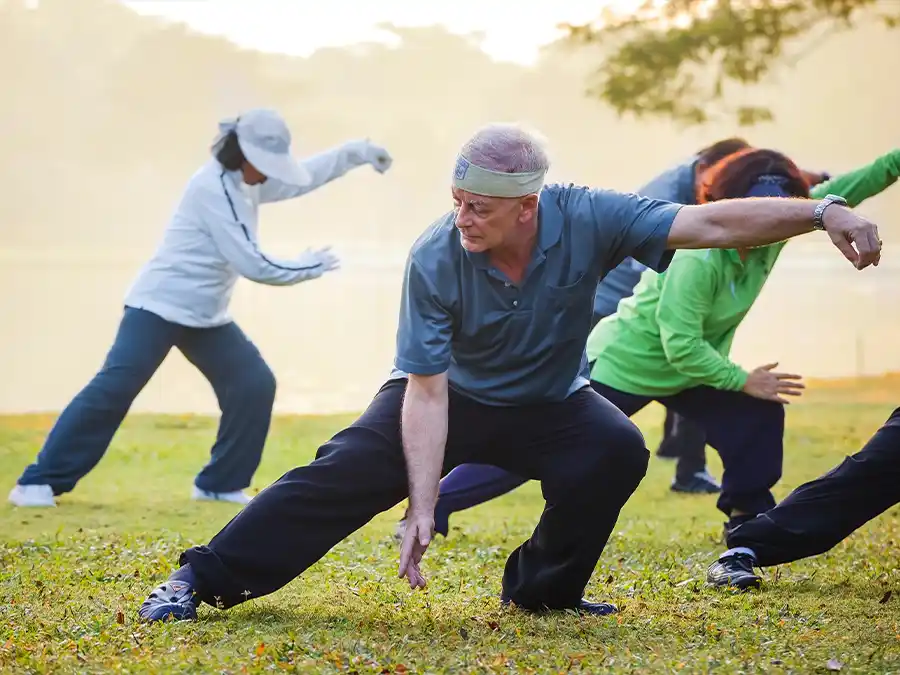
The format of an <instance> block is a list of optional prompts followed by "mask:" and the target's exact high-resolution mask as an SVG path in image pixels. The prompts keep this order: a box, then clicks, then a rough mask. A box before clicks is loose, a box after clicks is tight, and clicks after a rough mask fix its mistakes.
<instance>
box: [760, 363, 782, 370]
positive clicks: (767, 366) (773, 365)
mask: <svg viewBox="0 0 900 675" xmlns="http://www.w3.org/2000/svg"><path fill="white" fill-rule="evenodd" d="M777 365H778V361H776V362H775V363H767V364H766V365H764V366H760V367H759V368H757V370H772V368H774V367H775V366H777Z"/></svg>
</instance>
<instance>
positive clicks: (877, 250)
mask: <svg viewBox="0 0 900 675" xmlns="http://www.w3.org/2000/svg"><path fill="white" fill-rule="evenodd" d="M866 241H867V242H868V244H869V248H871V251H872V252H871V254H870V256H869V262H870V263H871V264H872V265H877V264H878V262H879V261H880V260H881V240H880V239H879V238H878V228H877V227H875V226H874V225H872V226H871V227H869V228H868V229H867V230H866Z"/></svg>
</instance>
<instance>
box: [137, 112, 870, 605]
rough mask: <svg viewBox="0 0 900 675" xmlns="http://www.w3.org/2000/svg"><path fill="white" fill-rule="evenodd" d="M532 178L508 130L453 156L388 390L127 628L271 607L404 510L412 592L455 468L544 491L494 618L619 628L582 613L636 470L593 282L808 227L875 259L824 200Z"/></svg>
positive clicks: (536, 169) (643, 463)
mask: <svg viewBox="0 0 900 675" xmlns="http://www.w3.org/2000/svg"><path fill="white" fill-rule="evenodd" d="M548 167H549V161H548V159H547V155H546V153H545V152H544V150H543V148H542V144H541V143H540V141H539V140H537V139H536V138H535V137H534V136H533V135H532V134H530V133H528V132H526V131H524V130H522V129H519V128H518V127H515V126H507V125H492V126H488V127H486V128H484V129H481V130H479V131H478V132H477V133H475V135H474V136H473V137H472V138H471V139H470V140H469V141H468V142H467V143H466V144H465V145H464V146H463V148H462V151H461V152H460V154H459V156H458V157H457V162H456V169H455V171H454V173H453V175H452V186H451V191H452V196H453V202H454V209H453V210H452V211H451V212H449V213H447V214H446V215H444V216H442V217H441V218H440V219H438V220H437V221H436V222H435V223H434V224H433V225H431V227H429V228H428V229H427V230H426V231H425V233H424V234H422V235H421V236H420V237H419V239H418V240H417V241H416V243H415V244H414V245H413V247H412V250H411V252H410V254H409V258H408V260H407V266H406V272H405V276H404V280H403V289H402V295H401V306H400V322H399V328H398V331H397V352H396V357H395V370H394V372H393V373H392V375H391V377H390V379H389V381H388V382H387V383H386V384H385V385H384V386H383V387H382V388H381V390H380V391H379V392H378V394H377V395H376V396H375V398H374V400H373V401H372V403H371V404H370V405H369V407H368V408H367V410H366V411H365V412H364V413H363V414H362V415H361V416H360V417H359V418H358V419H357V420H356V421H355V422H353V423H352V424H351V425H350V426H349V427H347V428H346V429H344V430H342V431H339V432H338V433H337V434H336V435H335V436H333V437H332V438H331V439H330V440H328V441H327V442H325V443H324V444H323V445H322V446H321V447H320V449H319V452H318V454H317V457H316V459H315V461H313V462H312V463H311V464H309V465H307V466H303V467H298V468H296V469H293V470H291V471H289V472H287V473H286V474H285V475H284V476H282V477H281V478H280V479H278V480H277V481H276V482H275V483H274V484H272V485H271V486H269V487H268V488H266V489H265V490H263V491H262V492H260V493H259V495H257V496H256V497H255V498H254V499H253V500H252V501H251V502H250V504H248V505H247V506H246V507H245V508H244V509H243V511H241V512H240V513H239V514H238V515H237V516H236V517H234V518H233V519H232V520H231V521H230V522H229V523H228V524H227V525H225V527H224V528H223V529H222V530H221V531H220V532H219V533H218V534H216V535H215V536H214V537H213V538H212V540H211V541H210V542H209V544H208V545H206V546H195V547H192V548H190V549H188V550H187V551H185V552H184V553H182V555H181V559H180V562H181V565H182V566H181V567H180V568H179V569H178V570H176V571H175V572H174V573H173V574H172V576H171V577H170V578H169V579H168V580H167V581H166V582H165V583H163V584H162V585H161V586H159V587H157V588H156V589H154V590H153V591H152V592H151V593H150V596H149V597H148V598H147V599H146V600H145V601H144V603H143V605H142V606H141V608H140V610H139V613H140V616H141V617H142V618H143V619H144V620H148V621H157V620H164V619H166V618H167V617H170V616H171V617H173V618H176V619H194V618H196V616H197V607H198V606H199V604H200V603H201V602H206V603H207V604H210V605H213V606H216V607H221V608H227V607H231V606H234V605H237V604H239V603H241V602H244V601H246V600H249V599H253V598H259V597H261V596H264V595H267V594H269V593H272V592H274V591H276V590H278V589H279V588H281V587H283V586H284V585H286V584H287V583H289V582H290V581H291V580H293V579H294V578H296V577H297V576H298V575H300V574H301V573H302V572H303V571H304V570H305V569H307V568H308V567H309V566H310V565H312V564H313V563H315V562H316V561H318V560H319V559H320V558H321V557H322V556H323V555H325V554H326V553H327V552H328V550H329V549H331V548H332V547H333V546H335V545H336V544H337V543H339V542H340V541H341V540H343V539H344V538H345V537H347V536H349V535H350V534H351V533H353V532H354V531H355V530H357V529H359V528H360V527H362V526H363V525H365V524H366V523H367V522H368V521H369V520H371V518H372V517H374V516H375V515H376V514H378V513H379V512H381V511H385V510H387V509H389V508H391V507H393V506H394V505H396V504H397V503H399V502H400V501H401V500H402V499H403V498H405V497H406V496H407V495H408V496H409V499H410V509H409V522H408V526H407V528H406V534H405V536H404V539H403V543H402V544H401V547H400V548H401V553H400V566H399V575H400V577H405V578H406V579H407V581H408V582H409V584H410V586H411V587H412V588H424V586H425V577H424V575H423V573H422V570H421V567H420V565H421V561H422V556H423V554H424V553H425V551H426V549H427V548H428V545H429V543H430V542H431V538H432V536H433V533H434V506H435V502H436V500H437V495H438V482H439V480H440V477H441V475H442V474H444V473H446V472H447V471H449V470H450V469H451V468H453V467H454V466H456V465H458V464H461V463H463V462H480V463H487V464H494V465H496V466H499V467H501V468H505V469H507V470H509V471H512V472H514V473H518V474H521V475H523V476H526V477H528V478H532V479H537V480H540V481H542V487H543V494H544V497H545V498H546V502H547V503H546V507H545V509H544V512H543V514H542V516H541V519H540V522H539V523H538V525H537V528H536V529H535V531H534V534H533V535H532V537H531V538H530V539H529V540H528V541H526V542H525V543H523V544H522V545H521V546H519V547H518V548H517V549H516V550H515V551H513V552H512V553H511V555H510V557H509V560H508V561H507V563H506V568H505V571H504V574H503V587H502V594H501V599H502V602H504V603H514V604H515V605H517V606H519V607H521V608H523V609H526V610H531V611H540V610H544V609H555V610H565V609H575V610H581V611H584V612H586V613H589V614H595V615H605V614H609V613H612V612H615V611H616V608H615V606H614V605H611V604H609V603H592V602H587V601H586V600H584V599H583V597H582V594H583V592H584V588H585V586H586V585H587V583H588V580H589V579H590V576H591V574H592V573H593V570H594V567H595V565H596V564H597V560H598V558H599V557H600V554H601V553H602V551H603V548H604V546H605V545H606V541H607V539H608V538H609V536H610V534H611V532H612V530H613V527H614V526H615V523H616V519H617V518H618V515H619V511H620V509H621V508H622V506H623V505H624V504H625V502H626V501H627V500H628V498H629V497H630V495H631V494H632V492H633V491H634V490H635V488H636V487H637V486H638V484H639V483H640V481H641V479H642V478H643V476H644V472H645V471H646V468H647V461H648V458H649V453H648V451H647V449H646V447H645V444H644V439H643V437H642V436H641V433H640V431H638V429H637V427H636V426H635V425H634V424H633V423H632V422H631V421H630V420H629V419H628V418H627V417H626V416H625V415H624V414H623V413H622V412H621V411H619V410H618V409H617V408H616V407H615V406H613V405H612V404H611V403H609V402H608V401H606V400H605V399H604V398H602V397H601V396H600V395H598V394H597V393H596V392H594V391H593V390H592V389H591V387H590V385H589V384H588V368H587V359H586V357H585V350H584V347H585V343H586V341H587V336H588V332H589V330H590V325H591V310H592V306H593V299H594V291H595V289H596V286H597V279H599V278H601V277H603V275H604V274H605V273H606V272H608V271H609V270H610V269H612V268H614V267H615V266H616V265H618V264H619V263H620V262H621V261H622V260H623V259H625V258H626V257H628V256H631V257H634V258H635V259H637V260H639V261H640V262H642V263H643V264H645V265H648V266H649V267H651V268H652V269H655V270H659V271H662V270H664V269H665V268H666V266H667V265H668V263H669V260H670V259H671V257H672V254H673V252H674V250H675V249H678V248H710V247H721V248H741V247H748V246H762V245H766V244H769V243H772V242H776V241H781V240H784V239H787V238H789V237H793V236H796V235H799V234H803V233H805V232H810V231H812V230H813V229H817V228H818V229H824V230H826V231H827V232H828V234H829V236H830V237H831V239H832V241H833V242H834V243H835V245H836V246H837V247H838V248H839V249H840V250H841V252H842V253H843V254H844V255H845V257H846V258H847V259H848V260H850V261H851V262H853V263H854V265H855V266H856V267H857V268H858V269H862V268H863V267H867V266H868V265H871V264H877V262H878V260H879V259H880V251H881V245H880V240H879V239H878V234H877V228H876V227H875V226H874V225H873V224H871V223H869V222H868V221H866V220H865V219H863V218H860V217H859V216H857V215H855V214H854V213H853V212H852V211H850V210H849V209H846V208H844V207H842V206H840V205H839V204H835V203H833V201H829V199H825V200H823V201H822V202H819V203H817V202H815V201H811V200H789V199H758V200H731V201H723V202H717V203H713V204H707V205H703V206H682V205H680V204H674V203H671V202H665V201H659V200H653V199H648V198H645V197H638V196H637V195H634V194H623V193H618V192H614V191H611V190H596V189H589V188H584V187H575V186H573V185H548V186H545V185H544V176H545V174H546V171H547V169H548ZM854 245H855V247H856V248H854Z"/></svg>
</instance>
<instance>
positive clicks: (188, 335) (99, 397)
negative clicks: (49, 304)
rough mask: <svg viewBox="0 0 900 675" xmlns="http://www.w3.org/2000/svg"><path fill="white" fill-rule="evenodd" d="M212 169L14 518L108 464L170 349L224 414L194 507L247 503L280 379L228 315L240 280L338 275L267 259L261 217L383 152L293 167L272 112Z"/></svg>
mask: <svg viewBox="0 0 900 675" xmlns="http://www.w3.org/2000/svg"><path fill="white" fill-rule="evenodd" d="M212 155H213V157H212V158H211V159H210V160H209V161H208V162H207V163H206V164H205V165H204V166H202V167H201V168H200V169H199V170H198V171H197V172H196V173H195V174H194V175H193V176H192V177H191V179H190V181H189V182H188V185H187V188H186V190H185V191H184V194H183V195H182V198H181V201H180V203H179V204H178V206H177V208H176V210H175V213H174V215H173V216H172V218H171V221H170V223H169V225H168V228H167V229H166V231H165V235H164V236H163V241H162V244H161V245H160V246H159V248H158V249H157V251H156V253H155V254H154V255H153V257H152V258H151V259H150V261H149V262H148V263H147V264H146V265H145V266H144V268H143V269H142V270H141V271H140V273H139V275H138V277H137V279H136V280H135V282H134V284H133V285H132V287H131V289H130V290H129V291H128V294H127V297H126V299H125V309H124V314H123V316H122V320H121V323H120V325H119V328H118V332H117V334H116V337H115V341H114V343H113V346H112V348H111V349H110V351H109V353H108V354H107V357H106V361H105V363H104V364H103V366H102V368H101V369H100V371H99V372H98V373H97V374H96V375H95V376H94V378H93V379H92V380H91V381H90V383H89V384H88V385H87V386H86V387H85V388H84V389H82V390H81V391H80V392H79V393H78V394H77V395H76V396H75V398H74V399H73V400H72V402H71V403H69V405H68V406H67V407H66V408H65V410H63V412H62V414H61V415H60V416H59V418H58V419H57V421H56V423H55V425H54V426H53V428H52V430H51V431H50V434H49V435H48V437H47V439H46V441H45V443H44V446H43V448H42V449H41V451H40V453H39V454H38V456H37V459H36V460H35V462H34V463H33V464H31V465H29V466H28V467H27V468H26V469H25V471H24V472H23V473H22V475H21V477H20V478H19V480H18V482H17V484H16V486H15V487H14V488H13V489H12V492H10V495H9V500H10V501H11V502H12V503H13V504H16V505H18V506H55V505H56V502H55V499H54V497H55V496H57V495H60V494H63V493H65V492H69V491H71V490H72V489H73V488H74V487H75V485H76V483H77V482H78V481H79V480H80V479H81V478H82V477H84V476H85V475H86V474H87V473H88V472H89V471H90V470H91V469H92V468H93V467H94V466H95V465H96V464H97V463H98V462H99V461H100V459H101V458H102V457H103V454H104V453H105V452H106V450H107V448H108V446H109V443H110V441H111V440H112V437H113V435H114V434H115V432H116V430H117V429H118V428H119V425H120V424H121V422H122V420H123V419H124V417H125V415H126V413H127V412H128V410H129V408H130V407H131V404H132V403H133V401H134V399H135V397H136V396H137V395H138V393H139V392H140V391H141V390H142V389H143V388H144V386H145V385H146V384H147V382H148V381H149V379H150V378H151V377H152V376H153V374H154V373H155V372H156V370H157V369H158V368H159V366H160V364H161V363H162V361H163V359H164V358H165V357H166V355H167V354H168V353H169V351H170V350H171V349H172V347H177V348H178V349H179V350H180V351H181V353H182V354H184V356H185V357H186V358H187V359H188V361H190V362H191V363H192V364H194V365H195V366H196V367H197V369H198V370H199V371H200V372H201V373H202V374H203V375H204V377H206V379H207V380H209V382H210V384H211V385H212V387H213V389H214V391H215V394H216V397H217V399H218V403H219V407H220V409H221V411H222V416H221V421H220V423H219V429H218V434H217V437H216V441H215V443H214V444H213V446H212V451H211V458H210V461H209V462H208V463H207V465H206V466H205V467H204V468H203V469H202V470H201V471H200V473H199V474H198V475H197V477H196V479H195V481H194V488H193V494H192V496H193V498H194V499H200V500H224V501H230V502H237V503H247V502H248V501H249V499H250V497H249V496H248V495H247V494H246V493H245V492H244V488H246V487H248V486H249V485H250V480H251V478H252V477H253V474H254V472H255V471H256V469H257V467H258V466H259V462H260V459H261V457H262V451H263V446H264V445H265V440H266V436H267V435H268V431H269V423H270V419H271V414H272V404H273V402H274V399H275V377H274V376H273V374H272V371H271V370H270V369H269V366H268V365H267V364H266V362H265V361H264V360H263V358H262V356H261V355H260V353H259V351H258V350H257V348H256V347H255V346H254V345H253V343H252V342H251V341H250V340H249V339H248V338H247V337H246V336H245V335H244V333H243V332H242V331H241V329H240V328H239V327H238V326H237V324H236V323H235V322H234V321H233V320H232V318H231V316H230V315H229V312H228V306H229V303H230V300H231V295H232V291H233V289H234V285H235V282H236V281H237V279H238V277H240V276H243V277H245V278H247V279H250V280H251V281H255V282H258V283H262V284H269V285H276V286H287V285H291V284H297V283H300V282H302V281H308V280H310V279H316V278H318V277H320V276H322V275H323V274H325V273H326V272H329V271H332V270H335V269H337V268H338V258H337V257H336V256H335V255H334V254H333V253H332V252H331V251H330V249H329V248H324V249H321V250H308V251H306V252H305V253H303V254H302V255H300V256H299V257H297V258H295V259H293V260H282V259H278V258H274V257H272V256H269V255H267V254H266V253H264V252H263V251H262V250H261V249H260V246H259V242H258V239H257V215H258V206H259V204H261V203H266V202H274V201H280V200H283V199H290V198H292V197H298V196H300V195H302V194H305V193H307V192H309V191H311V190H314V189H316V188H318V187H320V186H322V185H325V184H326V183H328V182H330V181H332V180H334V179H335V178H338V177H340V176H342V175H344V174H345V173H346V172H347V171H349V170H350V169H353V168H355V167H358V166H362V165H364V164H369V165H371V166H372V167H373V168H374V169H375V170H376V171H378V172H379V173H384V172H385V171H386V170H387V169H388V168H390V166H391V162H392V160H391V157H390V155H389V154H388V152H387V151H386V150H385V149H384V148H382V147H379V146H377V145H374V144H372V143H370V142H369V141H367V140H357V141H350V142H348V143H344V144H343V145H340V146H338V147H336V148H334V149H331V150H328V151H326V152H323V153H321V154H319V155H315V156H313V157H311V158H308V159H306V160H304V161H298V160H296V159H294V158H293V156H292V155H291V133H290V131H289V129H288V127H287V124H286V123H285V121H284V120H283V119H282V117H281V116H280V115H279V114H278V113H277V112H275V111H274V110H269V109H262V108H258V109H253V110H249V111H247V112H245V113H244V114H242V115H241V116H240V117H238V118H235V119H228V120H224V121H222V122H220V124H219V135H218V137H217V138H216V140H215V141H214V143H213V145H212Z"/></svg>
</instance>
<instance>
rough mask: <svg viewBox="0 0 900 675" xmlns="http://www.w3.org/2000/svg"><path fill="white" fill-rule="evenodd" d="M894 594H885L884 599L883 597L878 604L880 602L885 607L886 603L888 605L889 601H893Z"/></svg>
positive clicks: (888, 592)
mask: <svg viewBox="0 0 900 675" xmlns="http://www.w3.org/2000/svg"><path fill="white" fill-rule="evenodd" d="M893 594H894V592H893V591H887V592H886V593H885V594H884V597H882V598H881V600H879V601H878V602H880V603H881V604H882V605H883V604H884V603H886V602H887V601H888V600H890V599H891V595H893Z"/></svg>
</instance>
